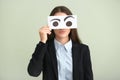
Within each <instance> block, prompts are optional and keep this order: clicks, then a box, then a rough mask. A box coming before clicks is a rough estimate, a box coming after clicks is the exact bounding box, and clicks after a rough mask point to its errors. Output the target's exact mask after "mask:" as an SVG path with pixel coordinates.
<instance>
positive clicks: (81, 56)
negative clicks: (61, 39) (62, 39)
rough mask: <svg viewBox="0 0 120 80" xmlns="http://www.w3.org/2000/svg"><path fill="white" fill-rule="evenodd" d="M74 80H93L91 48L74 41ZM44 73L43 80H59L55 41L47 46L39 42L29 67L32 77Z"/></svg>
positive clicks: (49, 42)
mask: <svg viewBox="0 0 120 80" xmlns="http://www.w3.org/2000/svg"><path fill="white" fill-rule="evenodd" d="M72 58H73V80H93V72H92V65H91V59H90V52H89V48H88V46H87V45H85V44H79V43H75V42H73V41H72ZM41 71H43V80H58V70H57V58H56V51H55V46H54V40H50V41H48V42H47V43H46V44H44V43H42V42H39V43H38V44H37V46H36V48H35V51H34V53H33V55H32V59H31V60H30V63H29V65H28V73H29V75H31V76H35V77H37V76H39V74H40V73H41Z"/></svg>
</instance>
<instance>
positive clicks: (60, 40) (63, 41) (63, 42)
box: [55, 37, 69, 44]
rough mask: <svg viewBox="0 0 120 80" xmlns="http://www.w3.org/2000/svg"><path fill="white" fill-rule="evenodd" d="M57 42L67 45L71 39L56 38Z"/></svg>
mask: <svg viewBox="0 0 120 80" xmlns="http://www.w3.org/2000/svg"><path fill="white" fill-rule="evenodd" d="M55 39H56V40H57V41H59V42H60V43H61V44H65V43H67V42H68V41H69V37H66V38H58V37H56V38H55Z"/></svg>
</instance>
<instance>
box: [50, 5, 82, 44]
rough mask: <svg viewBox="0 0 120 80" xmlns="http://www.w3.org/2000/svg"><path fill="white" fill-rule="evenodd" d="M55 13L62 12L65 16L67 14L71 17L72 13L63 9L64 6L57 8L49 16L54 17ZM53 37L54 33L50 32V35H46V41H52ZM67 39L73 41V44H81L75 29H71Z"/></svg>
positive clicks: (65, 8)
mask: <svg viewBox="0 0 120 80" xmlns="http://www.w3.org/2000/svg"><path fill="white" fill-rule="evenodd" d="M57 12H63V13H65V14H67V15H72V12H71V11H70V10H69V9H68V8H67V7H65V6H57V7H55V8H54V9H53V10H52V11H51V13H50V16H54V15H55V13H57ZM54 37H55V33H54V31H53V30H52V33H51V35H48V40H49V39H53V38H54ZM69 38H70V39H72V41H74V42H77V43H82V42H81V40H80V39H79V37H78V32H77V29H71V31H70V33H69Z"/></svg>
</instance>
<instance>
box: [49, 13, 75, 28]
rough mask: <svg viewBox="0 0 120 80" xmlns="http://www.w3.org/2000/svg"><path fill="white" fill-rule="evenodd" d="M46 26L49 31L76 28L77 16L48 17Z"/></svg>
mask: <svg viewBox="0 0 120 80" xmlns="http://www.w3.org/2000/svg"><path fill="white" fill-rule="evenodd" d="M48 26H49V27H50V28H51V29H68V28H69V29H71V28H77V16H76V15H67V16H48Z"/></svg>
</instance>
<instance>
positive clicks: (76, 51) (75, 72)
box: [72, 42, 79, 80]
mask: <svg viewBox="0 0 120 80" xmlns="http://www.w3.org/2000/svg"><path fill="white" fill-rule="evenodd" d="M78 56H79V48H78V45H77V44H76V43H74V42H72V59H73V80H78V74H79V71H78V68H79V65H78V59H79V57H78ZM77 65H78V66H77Z"/></svg>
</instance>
